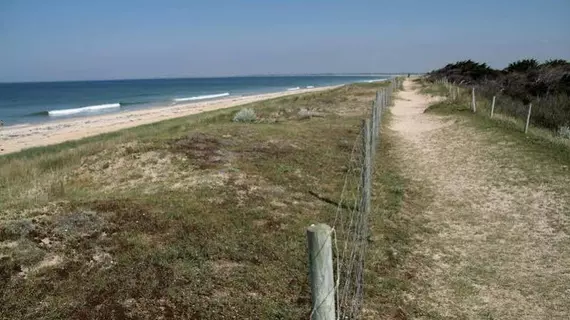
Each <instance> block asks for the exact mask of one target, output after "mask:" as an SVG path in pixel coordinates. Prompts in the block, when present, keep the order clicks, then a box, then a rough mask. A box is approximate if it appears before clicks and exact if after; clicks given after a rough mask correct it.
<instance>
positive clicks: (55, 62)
mask: <svg viewBox="0 0 570 320" xmlns="http://www.w3.org/2000/svg"><path fill="white" fill-rule="evenodd" d="M568 17H570V1H569V0H517V1H513V0H477V1H463V0H462V1H459V0H454V1H452V0H430V1H424V0H399V1H396V0H390V1H383V0H370V1H361V0H350V1H348V0H346V1H336V0H313V1H311V0H280V1H279V0H242V1H237V0H233V1H231V0H228V1H218V0H209V1H192V0H185V1H175V0H161V1H158V0H155V1H147V0H136V1H135V0H121V1H118V0H97V1H88V0H73V1H71V0H58V1H45V0H0V82H19V81H61V80H96V79H132V78H165V77H204V76H208V77H209V76H234V75H251V74H306V73H330V72H332V73H353V72H426V71H429V70H433V69H435V68H438V67H441V66H443V65H445V64H447V63H450V62H455V61H457V60H465V59H473V60H476V61H480V62H487V63H488V64H490V65H491V66H493V67H497V68H503V67H505V66H506V65H507V64H508V63H509V62H511V61H514V60H517V59H521V58H536V59H539V60H545V59H550V58H561V59H568V60H570V18H568Z"/></svg>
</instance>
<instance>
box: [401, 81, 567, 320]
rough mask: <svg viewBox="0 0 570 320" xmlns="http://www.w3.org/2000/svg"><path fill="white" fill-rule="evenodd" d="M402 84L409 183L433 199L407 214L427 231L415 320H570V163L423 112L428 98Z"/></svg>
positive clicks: (414, 263)
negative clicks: (538, 155) (544, 157)
mask: <svg viewBox="0 0 570 320" xmlns="http://www.w3.org/2000/svg"><path fill="white" fill-rule="evenodd" d="M405 88H406V90H405V91H402V92H400V93H399V98H398V100H396V105H395V106H394V107H393V108H392V109H391V111H392V113H393V115H394V116H393V121H392V122H391V129H392V130H393V131H395V133H396V136H397V137H398V144H397V146H396V148H397V154H398V157H399V158H400V160H401V163H402V164H403V165H402V167H403V168H402V169H403V171H404V175H405V177H406V178H407V179H408V181H409V183H410V185H411V186H410V187H414V186H416V187H418V188H423V189H424V190H427V191H424V193H426V194H429V196H427V195H426V198H429V201H428V202H429V204H428V205H427V207H426V208H425V210H423V212H407V214H410V215H413V216H415V217H416V219H418V221H423V222H425V226H426V227H427V229H428V230H429V232H426V233H422V234H418V235H417V239H415V240H417V241H416V245H415V246H414V248H413V250H412V253H411V254H410V258H409V259H408V260H407V261H408V262H407V265H406V266H405V269H406V270H407V271H409V272H410V274H414V278H413V279H412V280H411V281H412V286H411V288H410V290H409V291H408V294H407V296H406V300H407V302H408V303H409V304H410V305H411V306H413V309H414V311H413V315H410V318H416V319H570V238H569V231H570V221H569V220H570V219H569V215H570V171H568V167H567V166H564V165H562V166H560V164H559V163H558V164H556V163H555V162H554V161H553V162H549V161H548V160H544V161H542V160H541V161H540V162H539V161H538V160H536V158H533V157H532V155H531V154H528V152H527V153H525V151H524V148H522V147H521V145H520V142H517V141H516V140H513V139H509V137H497V136H496V135H495V136H493V137H491V136H490V134H491V133H490V132H488V131H485V130H483V129H479V128H477V127H474V126H471V125H467V123H465V121H467V120H465V119H463V120H462V119H460V118H456V117H444V116H437V115H433V114H426V113H423V111H424V109H425V108H426V107H427V106H428V105H429V103H430V99H429V98H427V97H426V96H423V95H421V94H419V93H418V92H417V91H415V90H414V88H413V84H412V82H410V81H407V82H406V83H405ZM497 139H498V140H497ZM408 201H413V200H411V199H408ZM405 207H406V206H404V208H405Z"/></svg>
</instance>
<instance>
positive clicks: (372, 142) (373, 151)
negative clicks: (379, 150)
mask: <svg viewBox="0 0 570 320" xmlns="http://www.w3.org/2000/svg"><path fill="white" fill-rule="evenodd" d="M371 126H372V132H371V135H370V151H371V157H372V162H374V156H375V155H376V145H377V143H378V141H377V138H378V136H377V133H378V109H376V105H375V104H374V103H372V123H371Z"/></svg>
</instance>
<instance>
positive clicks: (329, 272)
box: [307, 223, 336, 320]
mask: <svg viewBox="0 0 570 320" xmlns="http://www.w3.org/2000/svg"><path fill="white" fill-rule="evenodd" d="M331 233H332V228H331V227H329V226H328V225H326V224H323V223H320V224H313V225H311V226H310V227H309V228H307V242H308V244H309V268H310V269H309V271H310V272H309V276H310V278H311V299H312V305H313V309H312V311H311V319H314V320H335V318H336V315H335V313H336V310H335V285H334V274H333V254H332V241H331Z"/></svg>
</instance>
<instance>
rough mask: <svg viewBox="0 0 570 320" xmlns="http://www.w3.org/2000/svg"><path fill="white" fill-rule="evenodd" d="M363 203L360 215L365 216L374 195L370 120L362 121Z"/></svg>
mask: <svg viewBox="0 0 570 320" xmlns="http://www.w3.org/2000/svg"><path fill="white" fill-rule="evenodd" d="M362 130H363V132H362V133H363V134H362V146H363V148H362V153H363V154H362V159H363V163H362V185H361V187H362V188H361V190H362V197H361V198H362V203H361V204H360V214H363V215H365V216H367V215H368V213H369V212H370V201H371V195H372V157H371V146H370V144H371V143H370V142H371V138H370V136H371V125H370V120H368V119H365V120H362Z"/></svg>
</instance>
